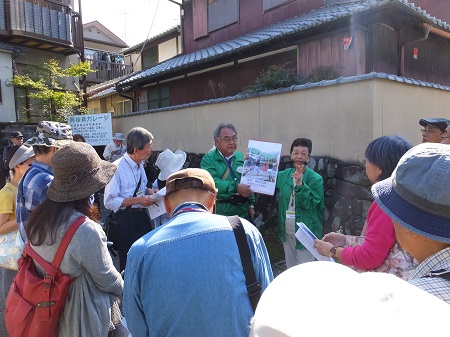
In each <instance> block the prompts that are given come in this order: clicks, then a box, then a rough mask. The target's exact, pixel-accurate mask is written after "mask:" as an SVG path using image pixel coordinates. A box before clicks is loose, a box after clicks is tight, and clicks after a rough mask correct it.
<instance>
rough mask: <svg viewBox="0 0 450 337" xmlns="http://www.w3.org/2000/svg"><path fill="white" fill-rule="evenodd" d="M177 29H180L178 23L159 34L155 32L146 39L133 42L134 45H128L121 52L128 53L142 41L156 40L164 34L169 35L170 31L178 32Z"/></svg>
mask: <svg viewBox="0 0 450 337" xmlns="http://www.w3.org/2000/svg"><path fill="white" fill-rule="evenodd" d="M179 31H180V25H176V26H174V27H172V28H169V29H167V30H165V31H164V32H162V33H159V34H157V35H155V36H152V37H150V38H149V39H148V40H146V41H142V42H139V43H138V44H135V45H134V46H131V47H128V48H126V49H123V50H122V53H123V54H128V53H129V52H131V51H133V50H134V49H138V48H141V47H142V45H143V44H144V43H149V42H151V41H155V40H158V39H159V38H161V37H164V36H165V35H169V34H171V33H175V32H179Z"/></svg>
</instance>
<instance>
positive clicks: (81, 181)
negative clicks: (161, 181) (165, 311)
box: [27, 142, 123, 337]
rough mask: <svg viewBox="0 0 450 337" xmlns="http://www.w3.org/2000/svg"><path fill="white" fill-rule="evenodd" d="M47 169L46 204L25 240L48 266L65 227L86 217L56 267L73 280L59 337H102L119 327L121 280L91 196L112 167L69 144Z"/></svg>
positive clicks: (32, 220) (83, 145)
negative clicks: (49, 172)
mask: <svg viewBox="0 0 450 337" xmlns="http://www.w3.org/2000/svg"><path fill="white" fill-rule="evenodd" d="M52 167H53V174H54V179H53V181H52V182H51V183H50V186H49V188H48V191H47V199H46V200H45V201H44V202H43V203H42V204H41V205H39V206H38V207H37V208H36V209H34V210H33V213H32V214H31V217H30V221H29V223H28V227H27V237H28V239H29V242H30V244H31V246H32V248H33V249H34V250H35V251H36V252H37V253H38V254H39V255H40V256H41V257H42V258H44V259H45V260H46V261H48V262H51V261H52V260H53V257H54V255H55V251H56V249H57V247H58V246H59V244H60V242H61V240H62V237H63V235H64V234H65V233H66V231H67V230H68V228H69V227H70V225H71V224H72V223H73V222H74V221H75V220H77V219H79V218H80V217H85V218H84V219H83V220H82V221H83V223H82V224H81V226H80V227H79V228H78V229H77V230H76V232H75V235H74V236H73V238H72V240H71V241H70V244H69V246H68V247H67V250H66V252H65V254H64V257H63V259H62V261H61V264H60V270H61V272H62V273H63V274H66V275H69V276H70V277H71V278H73V279H74V281H73V283H72V284H71V286H70V289H69V294H68V297H67V301H66V305H65V307H64V313H63V314H62V316H61V317H62V318H61V320H60V325H59V336H61V337H63V336H99V337H100V336H101V337H106V336H108V333H109V331H110V330H111V329H112V328H113V327H114V326H116V325H118V324H120V322H121V314H120V309H119V306H118V302H117V300H116V299H117V298H118V297H120V296H121V295H122V289H123V279H122V277H121V276H120V274H119V272H118V271H117V270H116V268H115V267H114V264H113V262H112V259H111V256H110V254H109V251H108V248H107V242H106V235H105V233H104V231H103V229H102V227H101V226H100V224H99V223H98V222H97V219H95V211H93V208H92V205H91V203H90V200H91V198H90V197H91V195H92V194H93V193H94V192H96V191H97V190H99V189H101V188H102V187H103V186H105V185H106V184H107V183H108V182H109V181H110V180H111V178H112V176H113V175H114V173H115V172H116V169H117V166H116V165H114V164H112V163H109V162H107V161H104V160H101V159H100V157H99V156H98V154H97V153H96V151H95V150H94V148H93V147H92V146H91V145H89V144H87V143H82V142H73V143H71V144H69V145H67V146H65V147H63V148H61V149H60V150H58V151H57V152H56V153H55V155H54V156H53V158H52Z"/></svg>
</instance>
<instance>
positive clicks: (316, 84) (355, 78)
mask: <svg viewBox="0 0 450 337" xmlns="http://www.w3.org/2000/svg"><path fill="white" fill-rule="evenodd" d="M373 79H383V80H388V81H394V82H400V83H404V84H408V85H416V86H420V87H427V88H433V89H439V90H444V91H450V87H449V86H445V85H441V84H436V83H431V82H425V81H419V80H415V79H412V78H406V77H402V76H397V75H391V74H386V73H377V72H372V73H369V74H363V75H356V76H348V77H339V78H337V79H334V80H324V81H320V82H314V83H306V84H301V85H293V86H291V87H288V88H279V89H275V90H267V91H263V92H259V93H255V94H238V95H236V96H230V97H223V98H216V99H210V100H206V101H200V102H192V103H186V104H180V105H174V106H169V107H166V108H159V109H151V110H144V111H136V112H131V113H128V114H125V115H121V116H120V117H126V116H134V115H143V114H147V113H153V112H159V111H168V110H177V109H183V108H188V107H193V106H200V105H206V104H212V103H221V102H229V101H235V100H240V99H245V98H250V97H259V96H266V95H273V94H280V93H285V92H290V91H297V90H306V89H311V88H318V87H327V86H330V85H338V84H345V83H351V82H359V81H367V80H373ZM118 117H119V116H118Z"/></svg>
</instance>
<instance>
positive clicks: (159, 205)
mask: <svg viewBox="0 0 450 337" xmlns="http://www.w3.org/2000/svg"><path fill="white" fill-rule="evenodd" d="M164 191H165V190H164ZM150 198H151V199H154V200H155V201H156V204H153V205H150V206H148V207H147V211H148V215H149V216H150V218H151V219H152V220H153V219H155V218H157V217H159V216H160V215H163V214H164V213H166V207H165V206H164V201H163V199H162V195H161V194H159V193H153V194H151V195H150Z"/></svg>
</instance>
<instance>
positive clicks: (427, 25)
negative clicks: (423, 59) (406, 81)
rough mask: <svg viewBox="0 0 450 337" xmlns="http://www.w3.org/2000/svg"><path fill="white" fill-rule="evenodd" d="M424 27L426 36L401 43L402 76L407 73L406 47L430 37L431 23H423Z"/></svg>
mask: <svg viewBox="0 0 450 337" xmlns="http://www.w3.org/2000/svg"><path fill="white" fill-rule="evenodd" d="M423 28H424V37H421V38H420V39H417V40H414V41H409V42H406V43H403V44H402V45H401V51H400V76H404V74H405V47H406V46H409V45H410V44H413V43H417V42H422V41H425V40H427V39H428V34H429V33H430V30H431V26H430V25H429V24H425V23H424V24H423Z"/></svg>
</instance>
